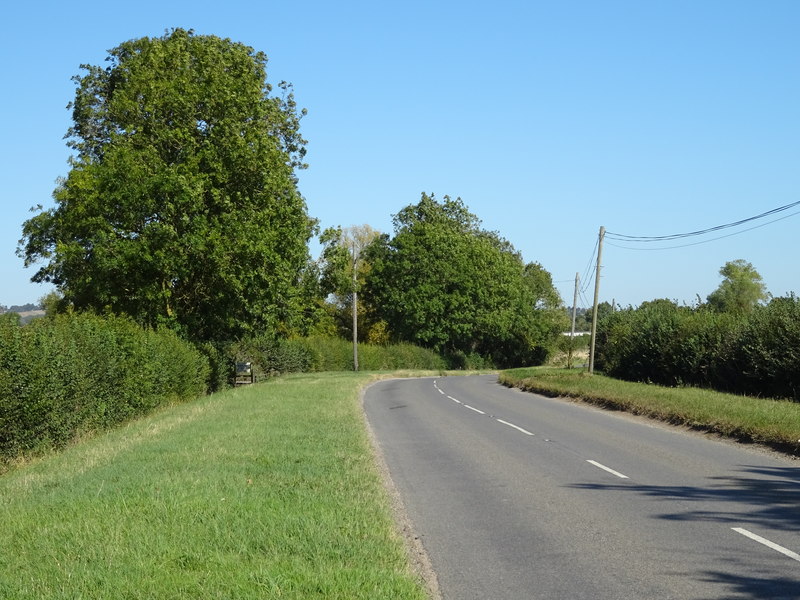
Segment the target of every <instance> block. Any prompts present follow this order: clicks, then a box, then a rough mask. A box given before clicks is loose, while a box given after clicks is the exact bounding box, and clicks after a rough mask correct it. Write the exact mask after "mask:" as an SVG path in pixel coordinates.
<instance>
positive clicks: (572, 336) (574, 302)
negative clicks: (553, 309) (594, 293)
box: [567, 273, 581, 369]
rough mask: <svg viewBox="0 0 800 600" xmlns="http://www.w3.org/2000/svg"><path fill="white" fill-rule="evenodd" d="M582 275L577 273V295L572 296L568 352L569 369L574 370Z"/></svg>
mask: <svg viewBox="0 0 800 600" xmlns="http://www.w3.org/2000/svg"><path fill="white" fill-rule="evenodd" d="M580 280H581V276H580V273H575V294H574V295H573V296H572V329H571V330H570V334H569V346H568V348H569V350H568V351H567V368H568V369H571V368H572V347H573V346H574V345H575V317H576V316H577V314H578V285H579V283H580Z"/></svg>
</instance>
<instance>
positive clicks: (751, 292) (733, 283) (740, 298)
mask: <svg viewBox="0 0 800 600" xmlns="http://www.w3.org/2000/svg"><path fill="white" fill-rule="evenodd" d="M719 274H720V275H721V276H722V277H723V280H722V283H720V284H719V287H718V288H717V289H716V290H714V291H713V292H711V294H709V295H708V303H709V305H710V306H711V307H712V308H714V309H715V310H718V311H720V312H733V313H747V312H750V311H752V310H753V308H755V306H756V305H758V304H760V303H762V302H765V301H766V300H768V299H769V294H768V293H767V287H766V285H764V282H763V280H762V279H761V275H759V273H758V271H756V269H755V267H753V265H752V264H750V263H749V262H747V261H746V260H742V259H738V260H734V261H729V262H726V263H725V264H724V265H723V266H722V267H721V268H720V270H719Z"/></svg>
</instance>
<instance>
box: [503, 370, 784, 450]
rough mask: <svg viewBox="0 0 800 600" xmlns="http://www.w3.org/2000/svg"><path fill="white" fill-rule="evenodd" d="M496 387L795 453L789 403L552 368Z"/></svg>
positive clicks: (522, 373) (513, 374) (508, 378)
mask: <svg viewBox="0 0 800 600" xmlns="http://www.w3.org/2000/svg"><path fill="white" fill-rule="evenodd" d="M500 382H501V383H502V384H504V385H507V386H509V387H517V388H520V389H522V390H526V391H531V392H537V393H540V394H544V395H547V396H553V397H556V396H559V397H567V398H575V399H579V400H582V401H585V402H589V403H592V404H597V405H600V406H603V407H606V408H612V409H616V410H624V411H627V412H630V413H633V414H637V415H644V416H647V417H652V418H655V419H660V420H662V421H667V422H669V423H673V424H676V425H685V426H688V427H692V428H694V429H699V430H703V431H709V432H713V433H718V434H721V435H724V436H727V437H731V438H734V439H738V440H740V441H745V442H756V443H760V444H764V445H767V446H771V447H773V448H775V449H778V450H781V451H784V452H788V453H791V454H800V404H798V403H796V402H792V401H789V400H774V399H769V398H755V397H750V396H741V395H734V394H728V393H722V392H717V391H713V390H708V389H701V388H695V387H665V386H659V385H655V384H646V383H637V382H631V381H621V380H619V379H613V378H611V377H606V376H604V375H600V374H595V375H588V374H587V373H585V372H584V371H581V370H576V369H558V368H552V367H536V368H522V369H510V370H507V371H503V372H502V373H501V374H500Z"/></svg>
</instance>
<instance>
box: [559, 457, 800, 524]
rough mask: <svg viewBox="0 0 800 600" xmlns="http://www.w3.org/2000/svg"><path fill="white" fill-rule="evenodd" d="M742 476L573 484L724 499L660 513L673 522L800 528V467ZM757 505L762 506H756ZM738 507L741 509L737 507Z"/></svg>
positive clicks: (754, 470)
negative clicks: (701, 482)
mask: <svg viewBox="0 0 800 600" xmlns="http://www.w3.org/2000/svg"><path fill="white" fill-rule="evenodd" d="M741 472H742V474H741V475H734V476H719V477H711V478H709V484H708V485H707V486H690V485H686V486H684V485H678V486H674V485H672V486H671V485H637V484H635V483H633V482H626V483H624V484H601V483H577V484H572V485H570V486H569V487H573V488H577V489H587V490H588V489H591V490H609V491H613V490H617V491H626V492H636V493H639V494H643V495H646V496H649V497H653V498H660V499H665V500H666V499H671V500H681V501H682V504H681V506H685V503H686V502H687V501H697V502H720V503H723V504H721V505H720V506H719V508H720V509H722V510H681V511H680V512H674V513H664V514H661V515H658V517H659V518H661V519H667V520H672V521H714V522H718V523H730V524H736V525H744V524H749V525H753V526H762V527H766V528H777V529H782V530H784V531H800V510H798V509H799V508H800V468H794V467H763V466H748V465H743V466H742V467H741ZM754 506H760V507H761V508H756V509H754V508H753V507H754ZM737 507H738V508H737Z"/></svg>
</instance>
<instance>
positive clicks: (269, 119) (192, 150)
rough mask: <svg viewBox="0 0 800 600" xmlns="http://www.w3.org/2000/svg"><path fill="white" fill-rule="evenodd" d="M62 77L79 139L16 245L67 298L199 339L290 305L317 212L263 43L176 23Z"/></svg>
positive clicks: (291, 109)
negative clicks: (259, 46)
mask: <svg viewBox="0 0 800 600" xmlns="http://www.w3.org/2000/svg"><path fill="white" fill-rule="evenodd" d="M107 62H108V65H107V66H106V67H100V66H93V65H82V69H83V70H84V73H83V74H82V75H78V76H76V77H74V78H73V80H74V82H75V84H76V92H75V99H74V100H73V101H72V102H71V104H70V108H71V109H72V117H73V126H72V127H71V128H70V129H69V131H68V139H69V142H68V145H69V147H70V148H72V149H73V150H74V151H75V154H74V155H73V157H72V158H71V161H70V167H71V168H70V171H69V174H68V175H67V177H66V178H64V179H63V180H61V181H60V183H59V184H58V187H57V188H56V190H55V192H54V199H55V206H54V207H53V208H51V209H48V210H44V211H42V212H40V213H39V214H37V215H36V216H34V217H33V218H31V219H30V220H28V221H27V222H25V224H24V226H23V238H22V240H21V241H20V248H19V251H18V252H19V254H20V255H21V256H22V257H23V258H24V259H25V263H26V265H31V264H33V263H36V262H41V263H44V264H43V265H42V266H40V268H39V269H38V271H37V272H36V273H35V274H34V276H33V278H32V279H33V281H37V282H51V283H54V284H55V285H56V288H57V289H58V291H59V292H60V293H61V294H62V295H63V301H62V302H63V303H64V304H67V305H71V306H74V307H76V308H78V309H92V310H99V311H104V310H110V311H113V312H119V313H127V314H129V315H131V316H133V317H134V318H135V319H136V320H137V321H139V322H140V323H143V324H146V325H155V324H166V325H168V326H169V327H171V328H173V329H176V330H178V331H179V332H181V333H183V334H184V335H186V336H188V337H190V338H192V339H196V340H214V339H230V338H232V337H236V336H238V335H241V334H243V333H246V332H248V331H251V330H259V329H263V328H265V327H266V328H269V327H277V326H278V325H279V324H281V323H285V322H288V321H291V319H292V318H293V314H292V313H293V311H294V310H295V308H296V306H297V302H295V301H294V299H295V297H296V295H297V284H298V279H299V276H300V272H301V270H302V269H303V268H304V266H305V265H306V262H307V256H308V251H307V242H308V240H309V238H310V236H311V234H312V231H313V229H314V227H315V224H314V222H313V220H312V219H310V218H309V217H308V215H307V211H306V205H305V200H304V199H303V198H302V196H301V195H300V193H299V192H298V190H297V178H296V175H295V170H296V169H298V168H303V167H304V165H303V163H302V160H303V157H304V154H305V148H304V145H305V140H303V139H302V137H301V136H300V133H299V120H300V118H301V116H302V114H303V111H300V112H298V110H297V107H296V104H295V101H294V98H293V96H292V93H291V87H290V86H288V84H285V83H282V84H281V86H280V87H281V89H282V93H281V94H279V95H277V96H276V95H273V94H272V86H271V85H270V84H268V83H267V80H266V64H267V57H266V56H265V55H264V54H263V53H262V52H256V51H254V50H253V49H252V48H250V47H248V46H245V45H243V44H241V43H236V42H232V41H230V40H228V39H220V38H218V37H215V36H202V35H195V34H194V33H193V32H192V31H186V30H183V29H175V30H173V31H171V32H168V33H166V34H165V35H164V36H162V37H159V38H147V37H145V38H140V39H135V40H131V41H128V42H125V43H123V44H121V45H119V46H118V47H116V48H114V49H113V50H110V51H109V56H108V58H107Z"/></svg>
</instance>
